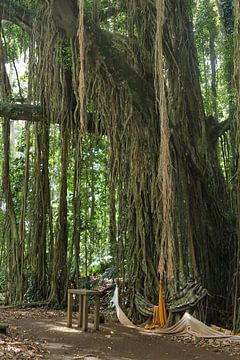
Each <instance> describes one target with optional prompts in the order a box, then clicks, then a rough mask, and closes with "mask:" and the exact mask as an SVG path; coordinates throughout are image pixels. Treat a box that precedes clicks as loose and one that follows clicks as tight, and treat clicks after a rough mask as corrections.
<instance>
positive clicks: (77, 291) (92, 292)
mask: <svg viewBox="0 0 240 360" xmlns="http://www.w3.org/2000/svg"><path fill="white" fill-rule="evenodd" d="M68 292H69V293H71V294H75V295H88V296H91V295H97V294H98V295H99V294H100V292H99V291H97V290H88V289H68Z"/></svg>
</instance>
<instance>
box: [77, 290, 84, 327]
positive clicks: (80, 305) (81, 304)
mask: <svg viewBox="0 0 240 360" xmlns="http://www.w3.org/2000/svg"><path fill="white" fill-rule="evenodd" d="M82 326H83V295H82V294H80V295H79V314H78V327H82Z"/></svg>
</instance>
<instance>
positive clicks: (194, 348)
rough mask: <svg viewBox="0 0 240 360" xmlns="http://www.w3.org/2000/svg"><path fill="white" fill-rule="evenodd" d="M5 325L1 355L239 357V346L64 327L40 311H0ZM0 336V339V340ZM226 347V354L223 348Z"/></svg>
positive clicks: (55, 315) (58, 316) (111, 326)
mask: <svg viewBox="0 0 240 360" xmlns="http://www.w3.org/2000/svg"><path fill="white" fill-rule="evenodd" d="M7 320H8V323H10V324H11V336H10V338H4V337H3V336H0V358H1V359H4V360H5V359H11V358H13V359H49V360H50V359H51V360H62V359H64V360H70V359H75V360H77V359H79V360H80V359H85V360H159V359H161V360H195V359H196V360H197V359H199V360H213V359H219V360H224V359H226V360H227V359H240V345H234V346H235V347H234V348H233V345H231V346H229V345H228V344H222V345H221V344H219V343H216V342H211V344H209V343H208V342H203V341H200V342H198V343H197V344H194V342H193V340H190V339H185V340H184V341H182V340H181V341H180V340H179V339H177V338H175V337H171V336H167V337H166V336H161V335H152V334H149V333H147V332H145V331H144V332H142V331H141V330H140V329H139V331H138V330H135V329H129V328H126V327H123V326H121V325H120V324H118V323H115V322H111V323H106V324H102V326H101V327H100V331H98V332H94V331H93V330H91V327H90V330H89V331H88V332H87V333H84V332H81V331H80V330H79V329H77V328H76V327H75V326H76V321H75V322H74V324H73V328H72V329H68V328H67V327H66V320H65V314H64V313H62V312H56V311H46V310H30V309H29V310H10V309H9V310H0V321H4V322H5V321H7ZM1 339H2V340H1ZM227 350H228V351H229V353H228V352H227Z"/></svg>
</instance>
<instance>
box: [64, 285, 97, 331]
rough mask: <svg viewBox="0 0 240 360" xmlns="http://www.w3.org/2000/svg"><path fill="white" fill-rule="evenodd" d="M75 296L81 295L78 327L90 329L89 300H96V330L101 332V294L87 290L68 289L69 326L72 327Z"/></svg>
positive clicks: (85, 329)
mask: <svg viewBox="0 0 240 360" xmlns="http://www.w3.org/2000/svg"><path fill="white" fill-rule="evenodd" d="M73 295H79V314H78V327H80V328H82V330H83V331H87V329H88V300H89V297H90V296H93V297H94V299H95V312H94V330H99V309H100V292H99V291H94V290H87V289H68V307H67V326H68V327H72V307H73Z"/></svg>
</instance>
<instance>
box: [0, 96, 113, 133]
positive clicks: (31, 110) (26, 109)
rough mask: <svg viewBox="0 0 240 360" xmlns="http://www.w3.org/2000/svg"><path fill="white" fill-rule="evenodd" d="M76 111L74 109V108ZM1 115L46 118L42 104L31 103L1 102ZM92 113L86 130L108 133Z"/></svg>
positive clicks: (21, 117) (33, 120) (31, 118)
mask: <svg viewBox="0 0 240 360" xmlns="http://www.w3.org/2000/svg"><path fill="white" fill-rule="evenodd" d="M72 111H73V112H74V109H73V110H72ZM0 117H2V118H8V119H11V120H24V121H31V122H40V121H43V120H44V119H46V115H45V114H44V112H43V110H42V108H41V106H38V105H31V104H13V103H0ZM94 120H95V119H94V116H93V114H92V113H88V114H87V124H86V131H87V132H88V133H93V134H98V135H106V131H104V129H99V128H97V126H96V123H95V121H94Z"/></svg>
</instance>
